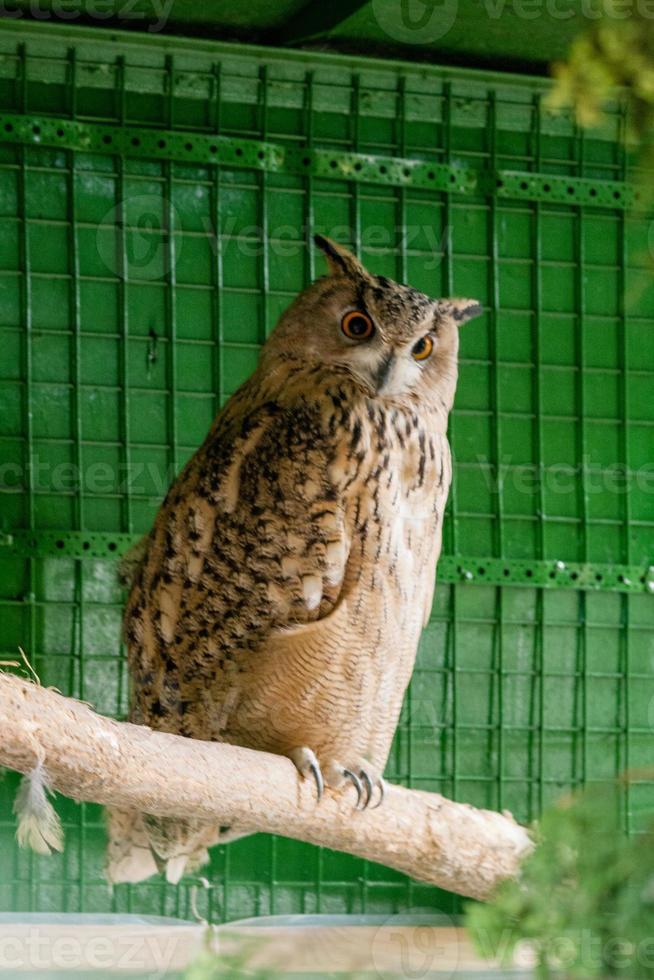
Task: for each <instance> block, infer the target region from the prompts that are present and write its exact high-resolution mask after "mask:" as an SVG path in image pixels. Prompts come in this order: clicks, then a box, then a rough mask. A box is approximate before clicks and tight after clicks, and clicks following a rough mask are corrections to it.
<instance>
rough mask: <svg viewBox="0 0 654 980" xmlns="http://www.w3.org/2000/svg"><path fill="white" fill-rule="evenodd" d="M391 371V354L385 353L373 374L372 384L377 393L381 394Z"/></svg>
mask: <svg viewBox="0 0 654 980" xmlns="http://www.w3.org/2000/svg"><path fill="white" fill-rule="evenodd" d="M392 371H393V355H392V354H387V355H386V357H384V358H383V359H382V360H381V361H380V363H379V365H378V367H377V370H376V371H375V373H374V375H373V384H374V388H375V391H376V392H377V394H378V395H381V394H383V388H384V385H385V384H386V382H387V381H388V379H389V377H390V375H391V373H392Z"/></svg>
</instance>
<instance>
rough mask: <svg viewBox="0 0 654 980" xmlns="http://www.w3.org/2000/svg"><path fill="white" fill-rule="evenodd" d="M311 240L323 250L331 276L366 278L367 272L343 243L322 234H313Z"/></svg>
mask: <svg viewBox="0 0 654 980" xmlns="http://www.w3.org/2000/svg"><path fill="white" fill-rule="evenodd" d="M313 240H314V242H315V243H316V245H317V246H318V248H319V249H320V250H321V252H324V254H325V257H326V259H327V264H328V266H329V271H330V272H331V274H332V275H333V276H348V277H349V278H350V279H360V278H362V277H363V278H367V276H368V273H367V272H366V270H365V269H364V267H363V266H362V265H361V263H360V262H359V260H358V259H357V257H356V256H355V255H352V253H351V252H349V251H348V250H347V249H346V248H345V247H344V246H343V245H339V244H338V242H334V241H332V239H331V238H325V236H324V235H314V236H313Z"/></svg>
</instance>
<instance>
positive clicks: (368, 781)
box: [359, 769, 373, 810]
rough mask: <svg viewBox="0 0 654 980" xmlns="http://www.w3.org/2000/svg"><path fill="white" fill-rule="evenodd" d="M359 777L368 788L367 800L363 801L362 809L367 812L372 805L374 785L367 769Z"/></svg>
mask: <svg viewBox="0 0 654 980" xmlns="http://www.w3.org/2000/svg"><path fill="white" fill-rule="evenodd" d="M359 776H360V777H361V782H362V783H363V784H364V786H365V788H366V798H365V800H364V801H363V806H362V807H361V809H362V810H365V809H366V807H367V806H368V804H369V803H370V800H371V799H372V791H373V785H372V780H371V778H370V776H369V775H368V773H367V772H366V770H365V769H362V770H361V772H360V773H359Z"/></svg>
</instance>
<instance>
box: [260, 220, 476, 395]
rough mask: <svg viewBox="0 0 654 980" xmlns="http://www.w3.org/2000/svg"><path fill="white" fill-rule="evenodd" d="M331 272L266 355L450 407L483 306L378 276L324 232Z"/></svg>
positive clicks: (286, 317)
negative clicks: (462, 350) (462, 354)
mask: <svg viewBox="0 0 654 980" xmlns="http://www.w3.org/2000/svg"><path fill="white" fill-rule="evenodd" d="M314 240H315V243H316V245H317V246H318V247H319V248H320V249H321V250H322V251H323V252H324V254H325V256H326V258H327V263H328V266H329V273H330V274H329V275H328V276H323V277H322V278H321V279H318V280H317V281H316V282H314V283H313V284H312V285H311V286H309V287H308V289H305V290H304V292H302V293H300V295H299V296H298V297H297V299H296V300H295V301H294V302H293V303H292V304H291V306H290V307H289V308H288V309H287V310H286V311H285V313H284V314H283V315H282V317H281V319H280V321H279V323H278V324H277V326H276V327H275V329H274V331H273V332H272V334H271V336H270V338H269V339H268V341H267V343H266V345H265V347H264V352H263V355H264V359H265V360H266V361H267V362H268V363H270V359H274V358H276V357H279V356H283V358H284V360H285V361H287V362H288V361H289V360H290V361H292V362H296V363H297V362H298V361H301V362H304V363H305V364H307V365H308V366H315V365H322V366H325V367H333V369H334V372H335V373H337V374H341V375H342V374H343V373H344V372H345V373H347V374H349V375H350V376H351V377H352V378H353V379H354V380H355V381H356V382H357V383H358V384H359V385H360V386H361V387H362V388H363V389H365V391H366V394H367V395H368V396H370V395H372V396H373V397H375V398H380V399H387V400H389V401H402V400H403V399H405V398H407V397H410V398H411V397H413V398H416V397H417V398H419V399H421V400H425V401H429V402H432V401H433V402H434V404H438V405H440V406H441V407H444V408H446V409H449V408H450V407H451V403H452V399H453V397H454V389H455V387H456V375H457V354H458V348H459V337H458V331H459V327H460V326H461V325H462V324H463V323H465V322H466V320H469V319H470V318H471V317H473V316H477V315H478V314H479V313H481V311H482V307H481V306H480V304H479V303H478V302H476V301H475V300H471V299H432V298H431V297H429V296H426V295H425V294H424V293H421V292H419V291H418V290H417V289H412V288H411V287H410V286H404V285H401V284H400V283H397V282H393V280H392V279H387V278H386V277H385V276H374V275H372V274H371V273H370V272H368V270H367V269H365V268H364V267H363V265H362V264H361V263H360V262H359V260H358V259H357V258H356V257H355V256H354V255H352V254H351V253H350V252H348V251H347V249H345V248H343V246H341V245H338V244H336V242H333V241H331V240H330V239H328V238H323V237H322V236H321V235H316V236H315V239H314Z"/></svg>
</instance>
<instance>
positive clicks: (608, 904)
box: [467, 785, 654, 980]
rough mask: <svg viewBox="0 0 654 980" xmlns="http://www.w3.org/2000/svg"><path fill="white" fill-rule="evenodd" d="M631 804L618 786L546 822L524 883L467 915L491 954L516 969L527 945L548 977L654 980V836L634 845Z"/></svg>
mask: <svg viewBox="0 0 654 980" xmlns="http://www.w3.org/2000/svg"><path fill="white" fill-rule="evenodd" d="M624 803H625V800H624V787H622V786H616V785H611V786H609V787H603V788H602V789H601V790H600V789H596V790H593V791H587V792H585V793H584V794H583V795H580V796H578V797H576V798H574V799H568V800H566V801H565V802H563V803H561V804H560V805H559V806H557V807H555V808H553V809H551V810H549V811H547V812H546V813H545V814H544V815H543V818H542V820H541V823H540V826H539V830H538V835H539V841H538V845H537V847H536V849H535V850H534V852H533V854H532V855H531V856H530V857H529V858H528V859H527V861H526V862H525V864H524V866H523V869H522V874H521V877H520V879H519V880H517V881H510V882H505V883H504V884H503V885H502V886H501V887H500V888H499V889H498V891H497V894H496V896H495V898H494V899H493V901H492V902H490V903H489V904H488V905H473V906H469V907H468V910H467V925H468V927H469V929H470V931H471V934H472V937H473V940H474V942H475V945H476V946H477V947H478V949H479V951H480V952H481V953H482V954H483V955H485V956H497V957H499V958H500V959H503V960H504V961H505V962H509V961H510V960H511V957H512V956H513V955H514V954H515V953H516V948H517V947H518V946H519V944H521V943H523V942H525V941H526V942H527V943H528V945H529V946H530V947H531V948H532V950H533V951H534V953H535V955H536V957H537V960H538V964H539V965H538V975H539V976H540V977H543V978H545V977H550V976H552V975H553V974H554V973H556V975H560V974H561V973H563V974H564V975H566V976H569V977H607V976H612V977H624V978H627V977H633V978H636V977H637V978H638V980H647V978H654V833H650V834H646V835H640V836H638V837H632V838H628V837H627V836H626V835H625V834H624V833H623V832H622V830H621V829H620V823H621V821H620V814H621V812H624V811H623V807H624ZM557 971H558V973H557Z"/></svg>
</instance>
